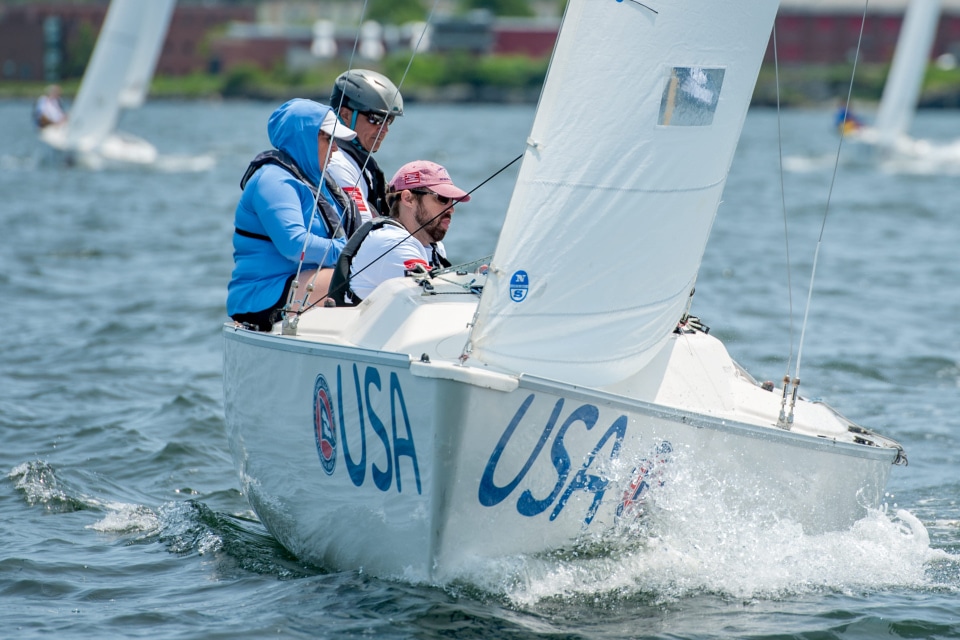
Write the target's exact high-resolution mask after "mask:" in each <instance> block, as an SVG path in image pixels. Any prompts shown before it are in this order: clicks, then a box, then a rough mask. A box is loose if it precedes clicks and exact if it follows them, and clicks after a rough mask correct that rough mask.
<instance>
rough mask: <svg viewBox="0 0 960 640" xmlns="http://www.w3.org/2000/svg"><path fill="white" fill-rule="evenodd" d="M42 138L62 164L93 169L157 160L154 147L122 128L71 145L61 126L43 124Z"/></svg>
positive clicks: (149, 162) (149, 163)
mask: <svg viewBox="0 0 960 640" xmlns="http://www.w3.org/2000/svg"><path fill="white" fill-rule="evenodd" d="M40 141H41V142H43V143H44V144H45V145H46V146H47V147H48V148H49V149H50V151H51V153H53V154H54V155H55V156H56V157H57V158H58V162H62V163H63V164H71V165H79V166H84V167H90V168H94V169H98V168H101V167H103V166H105V165H151V164H153V163H154V162H156V160H157V155H158V154H157V148H156V147H154V146H153V144H151V143H150V142H148V141H146V140H144V139H143V138H140V137H137V136H135V135H132V134H129V133H125V132H123V131H114V132H113V133H110V134H108V135H107V136H106V137H104V138H103V140H101V141H100V142H99V143H97V144H96V145H93V146H86V147H73V146H71V145H70V144H69V143H68V142H67V131H66V129H65V127H63V126H56V125H54V126H49V127H45V128H44V129H43V130H41V132H40Z"/></svg>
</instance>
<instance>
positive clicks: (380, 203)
mask: <svg viewBox="0 0 960 640" xmlns="http://www.w3.org/2000/svg"><path fill="white" fill-rule="evenodd" d="M330 106H331V107H333V110H334V112H336V114H337V115H338V116H339V117H340V121H341V122H342V123H343V124H344V125H346V126H347V127H349V128H350V129H351V130H353V131H356V132H357V137H356V138H354V139H353V140H352V141H351V142H349V143H346V144H342V145H340V148H339V149H338V150H337V151H335V152H334V153H333V155H332V156H331V157H330V163H329V165H328V166H327V173H328V174H329V175H330V176H331V177H332V178H333V179H334V180H336V182H337V184H339V185H340V188H341V189H343V190H344V192H346V193H347V194H348V195H349V196H350V197H351V198H353V201H354V202H356V204H357V209H358V210H359V211H360V218H361V219H362V220H363V222H366V221H367V220H370V219H371V218H374V217H376V216H379V215H385V214H386V208H387V205H386V202H385V198H386V179H385V178H384V175H383V171H382V170H381V169H380V166H379V165H378V164H377V161H376V160H375V159H374V157H373V154H374V153H376V152H377V151H378V150H379V149H380V145H381V143H382V142H383V139H384V138H385V137H386V136H387V134H388V133H389V132H390V125H391V124H393V121H394V118H397V117H399V116H402V115H403V97H402V96H401V95H400V90H399V89H397V87H396V85H394V84H393V83H392V82H390V80H389V79H388V78H387V77H386V76H385V75H383V74H381V73H377V72H376V71H370V70H368V69H351V70H350V71H346V72H344V73H341V74H340V76H339V77H338V78H337V79H336V81H335V82H334V85H333V91H332V92H331V94H330Z"/></svg>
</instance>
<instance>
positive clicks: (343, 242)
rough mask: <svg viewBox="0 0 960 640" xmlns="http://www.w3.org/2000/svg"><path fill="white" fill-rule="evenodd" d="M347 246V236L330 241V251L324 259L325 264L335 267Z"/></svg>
mask: <svg viewBox="0 0 960 640" xmlns="http://www.w3.org/2000/svg"><path fill="white" fill-rule="evenodd" d="M345 246H347V239H346V238H334V239H333V240H331V241H330V251H328V252H327V259H326V260H324V262H323V266H325V267H333V266H336V264H337V260H338V259H339V258H340V254H341V253H342V252H343V248H344V247H345Z"/></svg>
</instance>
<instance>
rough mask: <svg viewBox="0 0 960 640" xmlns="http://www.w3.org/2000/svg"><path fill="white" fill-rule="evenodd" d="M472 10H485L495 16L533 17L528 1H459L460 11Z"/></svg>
mask: <svg viewBox="0 0 960 640" xmlns="http://www.w3.org/2000/svg"><path fill="white" fill-rule="evenodd" d="M474 9H486V10H487V11H489V12H490V13H492V14H493V15H495V16H520V17H529V16H532V15H533V9H531V8H530V2H529V0H460V10H461V11H464V12H466V11H472V10H474Z"/></svg>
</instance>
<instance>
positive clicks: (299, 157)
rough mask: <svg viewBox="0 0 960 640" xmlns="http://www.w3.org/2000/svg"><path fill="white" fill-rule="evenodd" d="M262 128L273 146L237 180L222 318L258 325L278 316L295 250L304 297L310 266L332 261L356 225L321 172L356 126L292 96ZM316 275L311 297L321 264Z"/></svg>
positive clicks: (349, 207)
mask: <svg viewBox="0 0 960 640" xmlns="http://www.w3.org/2000/svg"><path fill="white" fill-rule="evenodd" d="M267 132H268V134H269V137H270V143H271V144H272V145H273V146H274V147H275V148H274V149H271V150H269V151H265V152H263V153H261V154H260V155H258V156H257V157H256V158H255V159H254V160H253V162H251V163H250V166H249V167H248V168H247V172H246V174H244V176H243V179H242V180H241V182H240V186H241V187H242V188H243V195H242V196H241V197H240V202H239V204H238V205H237V209H236V213H235V217H234V225H235V233H234V235H233V260H234V269H233V275H232V277H231V279H230V284H229V286H228V287H227V313H228V314H229V315H230V317H231V318H233V319H234V320H235V321H237V322H245V323H248V324H250V325H253V326H255V327H256V328H258V329H259V330H261V331H269V330H270V329H271V328H272V326H273V324H274V323H275V322H278V321H279V320H280V310H281V309H282V308H283V307H284V305H285V304H286V303H287V297H288V292H289V288H290V284H291V282H292V281H293V279H294V276H295V275H296V272H297V267H298V265H299V263H300V260H301V252H303V265H302V268H301V269H302V270H301V275H300V278H299V280H298V282H299V283H300V289H299V290H298V291H297V292H296V296H295V297H296V298H297V299H300V298H303V297H304V295H305V294H304V293H303V292H304V289H305V288H306V283H308V282H311V281H312V280H313V277H314V275H316V271H317V269H318V268H321V267H332V266H334V265H335V264H336V262H337V258H338V257H339V256H340V251H341V250H342V249H343V246H344V244H345V243H346V239H347V238H348V237H349V236H350V235H351V234H352V233H353V231H354V230H355V229H356V227H357V226H359V214H358V212H357V209H356V205H355V204H354V203H353V202H352V200H351V199H350V198H349V197H347V196H346V195H345V194H344V193H343V191H342V190H341V189H340V188H339V187H338V186H337V184H336V182H334V181H333V179H330V178H328V177H327V176H326V175H325V172H324V168H325V166H326V162H327V159H328V158H329V157H330V153H331V152H332V151H335V150H336V149H337V143H336V140H351V139H353V138H354V137H356V135H357V134H356V132H354V131H353V130H352V129H350V128H348V127H347V126H346V125H344V124H343V123H342V122H340V121H339V120H338V119H337V117H336V115H335V114H334V113H333V110H332V109H331V108H330V107H328V106H326V105H322V104H320V103H317V102H314V101H312V100H304V99H300V98H297V99H294V100H290V101H288V102H286V103H284V104H283V105H282V106H280V107H279V108H278V109H277V110H276V111H274V112H273V114H272V115H271V116H270V120H269V122H268V124H267ZM318 188H319V190H320V197H319V198H316V190H317V189H318ZM315 200H316V201H317V202H316V205H315ZM311 218H312V223H311ZM308 227H309V231H308ZM321 274H322V275H325V276H327V277H326V278H324V279H323V280H322V281H321V280H320V279H318V281H317V285H316V289H315V290H316V291H317V292H318V293H317V294H316V295H315V297H316V299H318V300H319V298H320V297H322V293H326V290H327V283H328V282H329V276H328V275H327V269H324V270H323V271H322V272H321ZM320 292H322V293H320ZM312 302H314V300H313V299H310V300H308V304H309V303H312Z"/></svg>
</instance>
